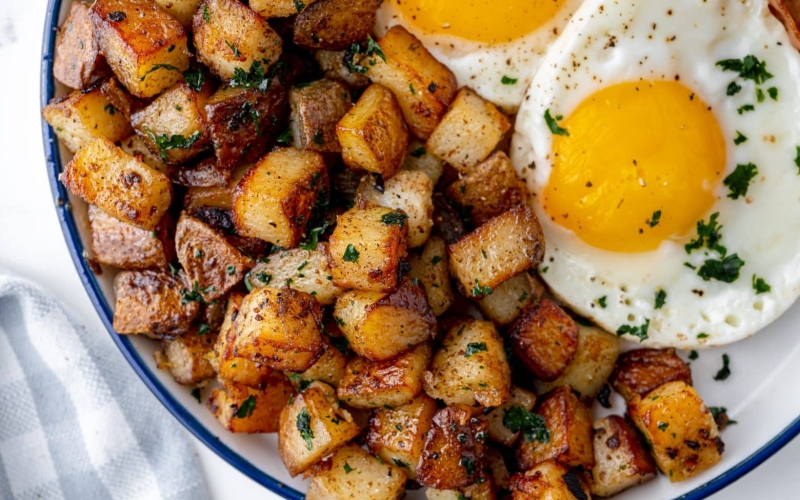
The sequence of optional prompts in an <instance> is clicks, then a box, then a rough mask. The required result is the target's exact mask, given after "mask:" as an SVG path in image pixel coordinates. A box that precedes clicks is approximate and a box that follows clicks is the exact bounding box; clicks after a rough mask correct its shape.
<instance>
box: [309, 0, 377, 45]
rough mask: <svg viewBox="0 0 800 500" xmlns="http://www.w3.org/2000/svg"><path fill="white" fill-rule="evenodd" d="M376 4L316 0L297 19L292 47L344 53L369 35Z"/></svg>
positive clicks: (356, 0) (372, 0) (374, 1)
mask: <svg viewBox="0 0 800 500" xmlns="http://www.w3.org/2000/svg"><path fill="white" fill-rule="evenodd" d="M378 3H379V2H378V0H317V1H316V2H314V3H313V4H311V5H309V6H308V7H307V8H306V9H305V10H304V11H303V12H301V13H300V14H298V15H297V19H296V20H295V22H294V35H293V39H294V43H296V44H297V45H299V46H301V47H305V48H307V49H325V50H344V49H346V48H348V47H350V45H351V44H353V43H356V42H361V41H363V40H365V39H366V38H367V35H369V34H370V33H372V26H373V24H375V12H376V11H377V10H378Z"/></svg>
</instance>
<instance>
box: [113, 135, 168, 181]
mask: <svg viewBox="0 0 800 500" xmlns="http://www.w3.org/2000/svg"><path fill="white" fill-rule="evenodd" d="M119 147H120V149H122V150H123V151H124V152H126V153H127V154H129V155H131V156H133V157H134V158H136V159H137V160H139V161H140V162H142V163H144V164H146V165H148V166H150V167H152V168H153V169H155V170H158V171H159V172H161V173H162V174H164V175H166V176H167V177H171V176H172V175H174V173H175V167H174V166H171V165H167V164H166V163H164V162H163V161H162V160H161V157H160V156H158V155H157V154H155V155H154V154H153V152H152V151H150V149H149V148H148V147H147V143H146V142H145V141H144V139H142V138H141V137H140V136H138V135H136V134H133V135H132V136H130V137H128V138H127V139H124V140H123V141H122V142H121V143H120V145H119Z"/></svg>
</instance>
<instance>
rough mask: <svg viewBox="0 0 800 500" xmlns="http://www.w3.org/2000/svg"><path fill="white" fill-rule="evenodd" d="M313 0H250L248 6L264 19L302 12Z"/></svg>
mask: <svg viewBox="0 0 800 500" xmlns="http://www.w3.org/2000/svg"><path fill="white" fill-rule="evenodd" d="M314 1H315V0H303V1H302V2H300V1H296V0H250V8H251V9H253V10H254V11H255V12H256V14H258V15H259V16H261V17H263V18H264V19H270V18H273V17H289V16H293V15H295V14H299V13H300V12H303V11H304V10H305V9H306V7H308V6H309V5H311V4H312V3H314Z"/></svg>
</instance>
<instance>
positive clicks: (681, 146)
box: [543, 81, 725, 252]
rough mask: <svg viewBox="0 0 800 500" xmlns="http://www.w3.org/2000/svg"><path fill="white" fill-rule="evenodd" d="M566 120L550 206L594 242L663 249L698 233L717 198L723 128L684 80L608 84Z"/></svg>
mask: <svg viewBox="0 0 800 500" xmlns="http://www.w3.org/2000/svg"><path fill="white" fill-rule="evenodd" d="M551 116H552V115H551ZM558 118H560V117H553V119H554V120H557V119H558ZM554 126H555V125H554ZM557 126H558V127H560V128H561V129H565V130H566V133H562V134H560V135H559V134H556V133H554V135H553V149H552V153H553V156H552V161H553V169H552V172H551V174H550V179H549V181H548V184H547V186H546V188H545V190H544V193H543V194H544V208H545V211H546V212H547V214H548V215H549V216H550V218H551V219H552V220H553V221H555V222H556V223H558V224H559V225H561V226H562V227H565V228H567V229H570V230H572V231H573V232H574V233H575V234H576V235H577V236H578V237H580V238H581V239H582V240H583V241H585V242H586V243H588V244H590V245H592V246H594V247H597V248H601V249H604V250H610V251H616V252H641V251H648V250H654V249H656V248H658V246H659V245H660V244H661V242H662V241H664V240H667V239H670V238H677V237H681V236H685V235H688V234H690V232H691V231H693V228H694V227H695V226H696V223H697V221H698V220H700V219H703V218H704V217H706V214H707V213H708V211H709V210H710V209H711V207H712V205H713V204H714V203H715V201H716V200H717V197H716V196H715V194H714V191H715V187H716V186H717V185H718V183H719V179H720V176H721V175H722V173H723V171H724V169H725V142H724V138H723V136H722V132H721V131H720V127H719V124H718V123H717V120H716V118H715V116H714V114H713V113H712V112H711V110H710V109H709V107H708V105H706V104H705V103H704V102H703V101H702V100H701V99H700V98H699V97H698V96H696V95H695V94H694V93H693V92H692V91H691V90H690V89H688V88H686V87H685V86H684V85H682V84H680V83H678V82H677V81H655V82H646V81H640V82H626V83H621V84H617V85H614V86H611V87H607V88H604V89H602V90H600V91H598V92H596V93H595V94H593V95H592V96H591V97H589V98H588V99H586V100H585V101H583V102H582V103H581V104H580V105H579V106H578V107H577V108H576V109H575V111H574V112H573V113H572V114H571V115H570V116H569V117H567V118H566V119H563V120H560V121H557ZM553 128H554V127H551V130H553ZM556 131H558V129H556ZM567 134H568V135H567Z"/></svg>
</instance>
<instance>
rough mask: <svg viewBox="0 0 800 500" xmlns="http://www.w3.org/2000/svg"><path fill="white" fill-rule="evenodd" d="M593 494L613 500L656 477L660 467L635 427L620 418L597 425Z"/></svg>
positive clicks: (600, 422) (597, 423)
mask: <svg viewBox="0 0 800 500" xmlns="http://www.w3.org/2000/svg"><path fill="white" fill-rule="evenodd" d="M592 432H593V434H594V468H592V481H591V490H592V495H597V496H599V497H610V496H612V495H616V494H617V493H619V492H620V491H622V490H625V489H627V488H630V487H631V486H636V485H637V484H643V483H646V482H648V481H650V480H651V479H653V478H655V477H656V466H655V464H654V463H653V459H652V457H650V454H649V453H647V451H646V450H645V449H644V446H643V444H642V440H641V438H640V437H639V434H638V433H637V432H636V429H635V428H634V427H633V425H631V424H629V423H628V422H627V421H626V420H625V419H624V418H622V417H620V416H617V415H609V416H608V417H605V418H601V419H600V420H598V421H597V422H595V423H594V428H593V430H592Z"/></svg>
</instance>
